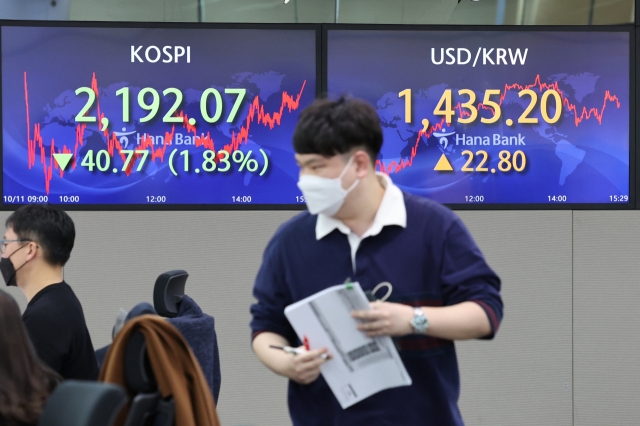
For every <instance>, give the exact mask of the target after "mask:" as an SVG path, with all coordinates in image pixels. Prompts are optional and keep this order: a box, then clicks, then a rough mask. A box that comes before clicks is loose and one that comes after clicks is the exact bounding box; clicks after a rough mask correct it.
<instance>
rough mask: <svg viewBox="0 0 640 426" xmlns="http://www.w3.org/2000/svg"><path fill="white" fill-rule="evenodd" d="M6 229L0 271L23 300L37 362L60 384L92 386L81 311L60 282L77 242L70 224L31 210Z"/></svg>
mask: <svg viewBox="0 0 640 426" xmlns="http://www.w3.org/2000/svg"><path fill="white" fill-rule="evenodd" d="M6 228H7V231H6V232H5V234H4V240H2V241H0V250H1V251H2V258H1V259H0V270H1V272H2V277H3V278H4V280H5V283H6V284H7V285H8V286H11V285H14V286H18V287H20V289H21V290H22V292H23V293H24V295H25V297H26V298H27V301H28V305H27V309H26V310H25V311H24V313H23V315H22V319H23V321H24V324H25V327H26V329H27V332H28V333H29V337H31V341H32V342H33V345H34V347H35V349H36V352H37V354H38V357H39V358H40V359H41V360H42V361H44V362H45V363H46V364H47V365H49V366H50V367H51V368H52V369H53V370H55V371H57V372H58V373H59V374H60V375H61V376H62V377H63V378H64V379H80V380H96V379H97V378H98V363H97V362H96V357H95V354H94V352H93V344H92V343H91V336H90V335H89V330H87V324H86V322H85V319H84V313H83V312H82V306H81V305H80V301H79V300H78V298H77V297H76V295H75V294H74V292H73V290H72V289H71V287H69V285H68V284H67V283H66V282H64V279H63V272H62V268H63V267H64V265H65V263H67V260H69V256H70V255H71V250H72V249H73V243H74V240H75V237H76V231H75V227H74V225H73V221H72V220H71V218H70V217H69V215H67V214H66V213H65V212H64V211H62V210H59V209H56V208H54V207H52V206H49V205H47V206H42V205H36V204H31V205H27V206H23V207H20V208H19V209H18V210H16V211H15V212H14V213H13V214H12V215H11V216H9V218H8V219H7V222H6Z"/></svg>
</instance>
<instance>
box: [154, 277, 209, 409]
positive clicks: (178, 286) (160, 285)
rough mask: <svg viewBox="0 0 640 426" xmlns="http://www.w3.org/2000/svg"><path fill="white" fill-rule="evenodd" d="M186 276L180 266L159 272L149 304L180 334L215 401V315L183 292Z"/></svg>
mask: <svg viewBox="0 0 640 426" xmlns="http://www.w3.org/2000/svg"><path fill="white" fill-rule="evenodd" d="M187 278H189V274H188V273H187V272H186V271H183V270H173V271H168V272H165V273H163V274H160V276H159V277H158V278H157V280H156V284H155V286H154V289H153V304H154V308H155V310H156V312H157V313H158V315H160V316H161V317H165V318H167V319H168V321H169V322H170V323H171V324H172V325H173V326H175V327H176V328H177V329H178V330H179V331H180V333H181V334H182V335H183V336H184V338H185V340H186V341H187V343H188V344H189V346H190V347H191V349H192V350H193V353H194V355H195V356H196V358H197V360H198V363H199V364H200V368H201V369H202V373H203V374H204V377H205V379H206V380H207V384H208V385H209V389H211V394H212V395H213V399H214V401H216V403H217V402H218V397H219V395H220V382H221V374H220V353H219V351H218V338H217V335H216V329H215V319H214V318H213V317H212V316H211V315H207V314H204V313H203V312H202V310H201V309H200V307H199V306H198V304H197V303H196V302H195V301H194V300H193V299H191V298H190V297H189V296H187V295H186V294H185V292H184V289H185V286H186V282H187Z"/></svg>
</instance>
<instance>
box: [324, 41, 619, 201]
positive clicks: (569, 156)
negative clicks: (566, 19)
mask: <svg viewBox="0 0 640 426" xmlns="http://www.w3.org/2000/svg"><path fill="white" fill-rule="evenodd" d="M432 48H433V49H435V50H434V53H435V54H434V58H435V62H439V61H440V60H441V52H442V51H441V49H443V48H444V49H448V48H454V49H456V50H453V51H451V52H452V54H453V55H454V56H455V57H456V62H457V52H458V51H457V49H458V48H465V49H467V50H468V51H469V52H470V53H471V58H470V61H469V63H468V64H466V65H459V64H457V63H456V64H451V65H446V64H445V63H443V64H441V65H435V64H434V63H433V62H434V59H433V58H432ZM479 48H485V49H487V51H489V50H490V49H492V48H493V49H494V50H493V52H492V53H491V54H489V58H491V59H492V61H493V62H494V63H495V62H496V52H497V51H496V49H497V48H503V49H509V48H510V49H512V53H514V52H515V51H516V49H520V51H521V53H524V50H525V49H528V51H527V56H526V60H525V62H524V65H521V62H520V61H519V60H516V61H515V62H516V64H515V65H513V64H512V61H511V58H510V56H509V55H507V57H506V59H507V63H508V65H505V64H504V62H501V63H500V65H491V64H490V61H488V60H485V59H484V55H483V54H480V55H479V58H478V61H477V62H476V66H475V67H473V62H474V59H475V56H476V54H477V52H478V49H479ZM445 52H446V50H445ZM467 56H468V55H466V54H465V53H462V54H461V62H465V61H466V60H467ZM444 60H445V61H451V58H450V57H448V56H447V55H445V56H444ZM483 61H484V62H486V65H485V64H483ZM327 68H328V91H329V93H330V95H332V96H338V95H341V94H351V95H353V96H356V97H359V98H364V99H365V100H367V101H369V102H370V103H372V104H373V105H375V106H376V108H377V110H378V113H379V115H380V117H381V120H382V125H383V131H384V144H383V147H382V152H381V156H380V158H379V162H378V169H379V170H385V171H386V172H388V173H389V175H390V176H391V178H392V179H393V181H394V182H395V183H396V184H397V185H399V186H400V187H401V188H402V189H403V190H405V191H408V192H411V193H414V194H419V195H423V196H426V197H429V198H432V199H435V200H437V201H439V202H442V203H466V202H479V200H480V199H481V200H482V202H484V203H497V204H498V203H508V204H511V203H513V204H522V203H545V204H548V203H554V202H558V200H560V201H561V202H566V203H611V202H619V201H612V199H611V197H612V196H627V198H626V202H628V196H629V139H630V137H629V34H628V33H627V32H566V31H562V32H561V31H557V32H537V31H530V32H524V31H519V32H509V31H487V32H478V31H376V30H330V31H329V32H328V63H327ZM534 83H537V84H536V85H535V86H534V87H532V90H534V91H535V92H536V93H537V94H538V101H537V105H536V108H534V110H533V112H532V113H531V114H530V117H537V118H538V119H539V124H519V123H517V120H518V118H519V117H520V116H521V114H522V113H523V112H524V110H525V108H526V107H527V106H528V105H529V98H528V97H524V98H519V97H518V92H519V90H520V89H519V88H517V86H513V85H515V84H518V85H520V86H521V87H524V86H527V85H533V84H534ZM554 83H557V87H558V88H559V89H560V90H561V91H562V94H563V98H566V100H567V102H568V103H569V104H571V105H575V107H576V109H577V115H578V116H581V115H582V113H581V112H582V110H583V108H584V109H585V111H587V112H589V111H591V112H590V115H591V116H590V118H586V117H584V118H583V119H582V120H581V121H580V123H579V124H577V125H576V123H575V115H574V113H573V112H571V111H569V109H568V108H567V107H566V106H565V108H564V109H563V113H562V116H561V119H560V120H559V121H558V122H557V123H555V124H547V123H545V122H543V121H542V118H541V112H540V98H541V93H542V92H541V90H540V88H541V84H547V85H552V84H554ZM505 85H509V86H513V87H514V88H512V89H510V90H509V89H506V88H505ZM407 88H410V89H411V90H412V97H413V102H412V106H413V114H412V115H413V119H412V122H411V123H410V124H407V123H405V99H406V98H401V97H399V96H398V94H399V92H401V91H403V90H405V89H407ZM446 89H453V103H454V104H456V103H457V102H458V101H463V102H464V101H466V100H467V99H468V97H467V96H463V97H458V96H457V92H458V90H460V89H470V90H472V91H474V92H475V94H476V97H477V99H476V105H477V104H478V103H479V102H482V100H483V98H484V92H485V90H486V89H500V90H501V93H503V94H505V98H504V100H503V102H502V105H501V107H502V117H501V118H500V120H499V121H498V122H497V123H495V124H483V123H481V122H480V120H479V118H478V119H477V120H476V121H474V122H473V123H471V124H460V123H457V118H458V114H459V113H458V112H456V116H455V117H454V119H453V121H452V123H451V125H450V126H447V125H444V126H442V127H443V128H442V129H434V128H433V127H431V128H430V129H429V134H427V135H420V133H419V132H420V130H421V129H422V128H423V126H422V125H421V119H422V118H427V119H428V120H429V122H430V124H431V126H434V125H437V124H442V123H443V121H444V118H443V117H441V116H436V115H434V113H433V112H434V109H435V108H436V105H437V103H438V101H439V100H440V98H441V96H442V94H443V92H444V90H446ZM607 91H608V92H609V94H610V95H611V96H609V98H607V97H606V93H607ZM611 97H615V98H616V99H617V102H616V101H612V100H611V99H610V98H611ZM492 99H493V100H494V101H497V99H498V97H497V96H496V97H493V98H492ZM551 99H553V98H551ZM618 102H619V107H618ZM550 104H551V105H555V101H552V102H550ZM593 111H597V114H598V115H599V114H601V123H599V122H598V120H597V118H596V114H595V113H593ZM553 112H554V108H553V107H552V108H550V109H549V113H550V115H551V114H552V113H553ZM480 116H483V117H487V118H488V117H491V116H492V114H491V113H490V112H488V111H481V112H480ZM507 118H511V119H512V120H513V121H514V122H516V123H515V124H514V125H512V126H507V125H506V124H505V121H506V119H507ZM433 133H438V134H440V133H447V134H448V135H447V136H441V137H437V135H434V134H433ZM463 135H464V137H465V138H466V137H485V136H486V137H489V139H490V141H491V143H490V145H488V146H463V145H461V144H458V145H456V138H458V140H459V141H461V140H462V139H461V138H462V137H463ZM494 135H498V137H500V138H502V137H504V136H506V137H512V138H513V140H515V139H517V138H518V137H520V138H521V140H522V141H524V143H525V145H519V146H504V145H494V144H493V141H494ZM441 138H445V139H446V143H445V142H444V141H441ZM464 150H470V151H472V152H473V153H474V161H473V163H472V164H471V165H470V167H473V168H475V167H476V166H478V165H479V163H480V158H481V157H479V156H478V155H475V153H476V151H478V150H485V151H486V152H487V154H488V158H489V159H488V161H487V162H486V163H485V164H484V166H485V167H487V168H488V169H489V170H491V169H492V168H493V169H495V170H496V172H495V173H491V172H490V171H489V172H484V173H482V172H478V171H474V172H472V173H469V172H462V171H460V169H461V168H462V167H463V166H464V164H465V163H466V161H467V159H468V155H462V151H464ZM502 150H508V151H510V154H513V153H514V152H515V151H516V150H521V151H522V152H523V153H524V154H525V156H526V161H527V163H526V167H525V169H524V170H523V171H522V172H516V171H514V170H513V169H512V170H510V171H509V172H501V171H499V169H498V165H499V160H500V159H499V153H500V151H502ZM443 153H445V155H446V157H447V159H448V160H449V162H450V164H451V166H452V167H453V169H454V171H453V172H442V171H435V170H434V167H435V166H436V164H437V163H438V161H439V159H440V157H441V156H442V154H443ZM399 164H400V165H402V166H400V167H397V165H399ZM407 164H410V166H407ZM503 167H504V168H506V166H503ZM480 197H482V198H480ZM549 197H557V198H556V201H550V200H549ZM619 199H620V198H619ZM622 199H623V200H624V199H625V198H622Z"/></svg>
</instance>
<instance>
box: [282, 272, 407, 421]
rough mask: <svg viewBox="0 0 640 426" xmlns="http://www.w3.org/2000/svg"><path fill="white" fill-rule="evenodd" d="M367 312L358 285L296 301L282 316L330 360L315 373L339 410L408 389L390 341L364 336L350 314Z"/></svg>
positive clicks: (364, 298) (365, 299) (367, 303)
mask: <svg viewBox="0 0 640 426" xmlns="http://www.w3.org/2000/svg"><path fill="white" fill-rule="evenodd" d="M366 309H370V306H369V302H368V301H367V298H366V296H365V294H364V292H363V291H362V288H361V287H360V285H359V284H358V283H349V284H348V285H337V286H334V287H330V288H328V289H326V290H323V291H321V292H319V293H316V294H314V295H312V296H309V297H307V298H306V299H303V300H301V301H299V302H296V303H294V304H292V305H290V306H287V308H286V309H285V311H284V312H285V315H286V316H287V319H288V320H289V322H290V323H291V325H292V326H293V329H294V330H295V331H296V333H297V334H298V337H300V338H301V340H302V339H303V338H304V337H305V336H308V337H309V341H310V342H311V346H312V347H314V348H318V347H326V348H328V350H329V353H330V354H332V355H333V356H334V359H333V360H331V361H329V362H327V363H325V364H323V365H321V366H320V369H321V371H322V375H323V377H324V379H325V380H326V382H327V384H328V385H329V387H330V388H331V390H332V392H333V394H334V395H335V397H336V399H337V400H338V402H339V403H340V406H341V407H342V408H347V407H349V406H351V405H353V404H355V403H356V402H358V401H362V400H363V399H365V398H367V397H369V396H371V395H373V394H375V393H377V392H379V391H381V390H384V389H389V388H393V387H397V386H407V385H410V384H411V378H410V377H409V375H408V374H407V371H406V369H405V368H404V365H403V363H402V360H401V359H400V356H399V355H398V352H397V350H396V348H395V346H394V344H393V341H392V340H391V338H390V337H387V336H385V337H367V336H366V335H365V334H364V333H362V332H361V331H358V329H357V326H358V320H356V319H354V318H352V317H351V312H352V311H356V310H366Z"/></svg>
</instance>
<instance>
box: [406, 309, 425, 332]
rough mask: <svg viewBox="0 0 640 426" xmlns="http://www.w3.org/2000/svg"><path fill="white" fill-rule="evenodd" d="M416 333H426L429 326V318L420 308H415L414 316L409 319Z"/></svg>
mask: <svg viewBox="0 0 640 426" xmlns="http://www.w3.org/2000/svg"><path fill="white" fill-rule="evenodd" d="M409 323H410V324H411V327H413V332H414V333H415V334H424V333H425V331H427V328H429V320H428V319H427V317H426V316H424V312H422V309H420V308H413V318H412V319H411V321H409Z"/></svg>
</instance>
